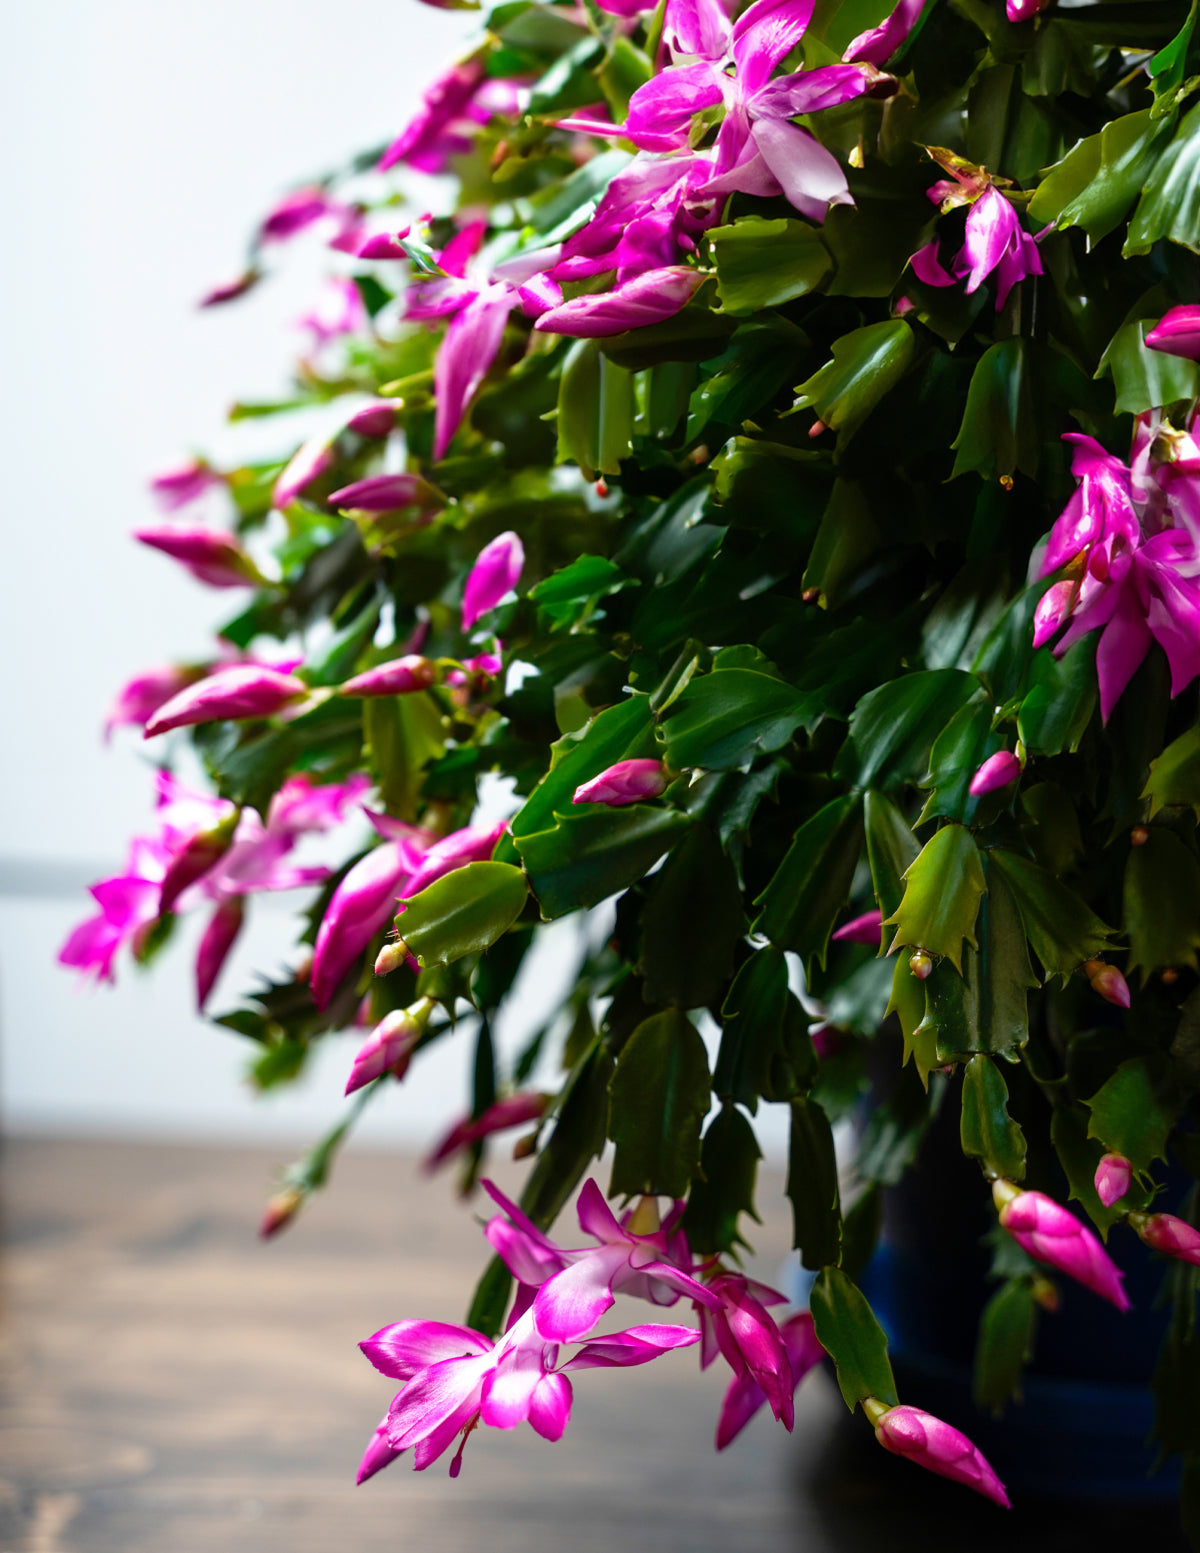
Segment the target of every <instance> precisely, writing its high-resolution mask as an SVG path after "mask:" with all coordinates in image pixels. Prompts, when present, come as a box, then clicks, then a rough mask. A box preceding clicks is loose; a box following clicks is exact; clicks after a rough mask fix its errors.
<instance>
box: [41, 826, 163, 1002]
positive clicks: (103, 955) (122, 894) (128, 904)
mask: <svg viewBox="0 0 1200 1553" xmlns="http://www.w3.org/2000/svg"><path fill="white" fill-rule="evenodd" d="M165 870H166V854H165V849H164V848H163V847H162V845H161V844H160V843H157V842H154V841H149V840H145V839H143V838H140V837H138V838H135V839H134V841H133V842H132V843H131V844H130V849H129V861H128V862H127V864H126V866H125V872H124V873H123V874H118V875H116V876H115V877H114V878H112V879H103V880H101V881H100V883H98V884H94V885H92V886H91V889H90V890H89V892H88V893H89V894H90V895H91V896H92V898H93V900H94V901H95V902H96V904H97V906H99V908H100V910H99V912H98V914H97V915H96V916H93V917H89V918H88V919H87V921H85V922H81V923H80V924H79V926H78V927H77V928H75V929H74V930H73V931H72V932H71V934H70V935H69V936H68V938H67V941H66V943H65V944H64V945H63V947H62V948H61V949H60V950H59V952H58V963H59V964H60V965H68V966H71V967H73V968H74V969H75V970H78V971H81V972H82V973H83V976H84V977H85V978H86V977H88V976H93V977H94V978H95V979H96V981H98V982H101V981H107V982H113V981H115V979H116V977H115V973H114V970H113V962H114V961H115V959H116V957H117V954H118V953H119V951H120V950H121V949H123V948H124V947H125V945H126V944H130V945H132V946H133V947H134V949H135V950H136V948H137V946H138V943H139V941H140V940H141V938H142V936H143V935H144V933H145V931H146V930H147V929H148V928H149V927H150V926H151V924H152V923H154V922H155V921H156V920H157V918H158V901H159V895H160V894H161V891H162V880H163V874H164V872H165Z"/></svg>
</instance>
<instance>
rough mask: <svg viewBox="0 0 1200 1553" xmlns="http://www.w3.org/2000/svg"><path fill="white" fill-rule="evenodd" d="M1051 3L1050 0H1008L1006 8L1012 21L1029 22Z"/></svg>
mask: <svg viewBox="0 0 1200 1553" xmlns="http://www.w3.org/2000/svg"><path fill="white" fill-rule="evenodd" d="M1049 4H1050V0H1007V4H1006V5H1005V8H1004V9H1005V13H1006V14H1007V16H1008V19H1009V21H1010V22H1028V21H1032V20H1033V18H1034V17H1035V16H1036V15H1037V14H1038V12H1039V11H1044V10H1045V9H1046V7H1047V6H1048V5H1049Z"/></svg>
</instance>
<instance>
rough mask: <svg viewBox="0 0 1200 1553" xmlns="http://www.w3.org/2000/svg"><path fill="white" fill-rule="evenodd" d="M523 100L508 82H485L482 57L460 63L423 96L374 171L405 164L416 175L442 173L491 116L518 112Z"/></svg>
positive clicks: (519, 93) (516, 89)
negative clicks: (414, 170)
mask: <svg viewBox="0 0 1200 1553" xmlns="http://www.w3.org/2000/svg"><path fill="white" fill-rule="evenodd" d="M525 96H526V93H525V92H524V91H523V90H522V89H521V88H520V87H518V86H517V85H516V84H515V83H514V82H512V81H503V80H492V79H490V78H489V77H488V76H487V74H486V72H485V65H484V59H483V55H482V54H472V55H471V56H470V57H469V58H467V59H463V60H460V61H459V62H458V63H457V64H456V65H452V66H451V67H450V69H449V70H447V71H445V72H444V73H443V74H442V75H440V76H439V77H438V78H437V80H435V81H434V83H433V84H432V86H430V87H429V88H428V90H427V91H426V92H425V94H424V96H423V97H422V99H421V106H420V108H418V110H417V112H416V113H415V114H414V116H413V117H412V119H410V121H409V122H408V124H407V125H406V126H405V127H404V129H403V130H401V132H400V134H399V135H397V137H396V139H395V140H393V141H392V143H391V145H390V146H388V148H387V150H386V151H385V152H384V153H383V155H382V157H380V159H379V169H380V171H381V172H382V171H386V170H387V169H388V168H389V167H395V166H396V164H397V163H398V162H406V163H407V164H408V166H409V167H415V168H417V169H418V171H420V172H425V173H441V172H445V171H446V170H447V166H448V163H449V161H450V158H451V157H453V156H461V155H462V154H463V153H464V152H466V151H469V150H470V148H471V140H472V137H473V136H474V134H475V132H476V131H477V130H478V128H479V126H480V125H483V124H486V123H488V121H489V120H490V119H491V118H492V117H493V115H495V114H502V115H512V114H515V113H517V112H519V111H520V110H521V107H522V105H523V103H524V100H525Z"/></svg>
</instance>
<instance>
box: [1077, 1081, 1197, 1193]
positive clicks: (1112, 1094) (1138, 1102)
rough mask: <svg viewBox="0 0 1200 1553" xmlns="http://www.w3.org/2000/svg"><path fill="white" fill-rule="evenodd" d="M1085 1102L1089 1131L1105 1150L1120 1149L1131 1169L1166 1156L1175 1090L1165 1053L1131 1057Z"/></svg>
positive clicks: (1176, 1109)
mask: <svg viewBox="0 0 1200 1553" xmlns="http://www.w3.org/2000/svg"><path fill="white" fill-rule="evenodd" d="M1084 1104H1085V1105H1086V1106H1087V1107H1088V1109H1089V1110H1090V1111H1091V1113H1092V1119H1091V1121H1090V1122H1089V1123H1088V1137H1089V1138H1098V1139H1099V1140H1100V1142H1101V1143H1103V1145H1104V1147H1105V1148H1106V1149H1107V1150H1108V1151H1109V1153H1112V1154H1124V1156H1125V1158H1126V1159H1127V1160H1129V1161H1130V1163H1131V1164H1132V1165H1133V1168H1134V1169H1135V1170H1149V1168H1150V1166H1151V1164H1152V1163H1153V1161H1154V1160H1156V1159H1166V1157H1167V1137H1168V1135H1169V1133H1170V1131H1171V1128H1172V1127H1173V1126H1174V1125H1175V1118H1176V1116H1177V1115H1178V1114H1179V1106H1180V1096H1179V1094H1178V1090H1177V1087H1176V1086H1175V1085H1174V1084H1173V1083H1172V1074H1171V1066H1170V1063H1169V1062H1168V1060H1167V1059H1166V1058H1165V1057H1159V1056H1157V1055H1156V1056H1154V1057H1131V1058H1130V1059H1129V1060H1128V1062H1123V1063H1122V1064H1121V1066H1120V1067H1119V1068H1118V1069H1117V1071H1116V1072H1115V1073H1114V1074H1113V1076H1112V1078H1110V1079H1109V1080H1108V1082H1107V1083H1106V1084H1104V1085H1103V1086H1102V1087H1101V1088H1100V1089H1098V1090H1097V1091H1096V1093H1095V1094H1094V1095H1093V1096H1092V1097H1091V1099H1090V1100H1085V1101H1084Z"/></svg>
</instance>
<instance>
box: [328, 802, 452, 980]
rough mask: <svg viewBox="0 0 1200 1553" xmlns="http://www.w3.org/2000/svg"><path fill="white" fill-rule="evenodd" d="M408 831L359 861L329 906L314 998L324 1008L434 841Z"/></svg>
mask: <svg viewBox="0 0 1200 1553" xmlns="http://www.w3.org/2000/svg"><path fill="white" fill-rule="evenodd" d="M397 828H398V829H399V827H397ZM404 830H405V832H406V834H405V836H404V837H403V838H402V839H400V838H398V839H395V840H392V841H387V842H385V843H384V844H383V846H379V847H375V848H374V850H372V851H370V852H368V853H367V855H366V856H365V857H363V858H360V859H359V861H358V862H357V863H355V865H354V867H353V868H352V869H351V870H350V872H349V873H348V874H347V875H346V877H345V878H344V879H343V880H342V882H341V883H340V884H339V885H338V887H337V889H336V890H335V891H334V892H333V895H332V897H331V898H330V901H329V905H328V906H327V907H326V908H325V915H324V917H323V918H322V919H321V926H320V927H319V928H318V929H317V940H316V944H315V945H314V948H313V966H312V990H313V997H314V999H315V1000H316V1004H317V1007H318V1008H320V1009H325V1008H328V1006H329V1004H330V1002H331V1001H332V1000H333V996H334V993H335V992H337V990H338V988H339V987H340V986H341V984H342V982H343V981H344V980H345V978H346V974H347V972H348V971H349V970H350V967H351V966H352V965H353V964H354V962H355V960H357V959H358V957H359V955H360V954H361V953H362V952H363V950H364V949H365V948H366V947H367V945H368V944H369V943H370V942H371V940H372V938H374V936H375V934H376V933H378V932H379V930H380V929H381V928H382V927H384V926H385V925H386V924H387V923H388V922H389V921H390V920H391V918H392V916H393V915H394V914H395V910H396V897H397V895H398V894H399V892H400V888H401V886H402V885H403V884H404V882H405V880H406V879H408V878H409V876H410V875H411V874H412V873H413V872H414V871H415V870H416V869H417V868H419V867H420V863H421V858H422V856H423V854H424V851H425V846H426V844H427V842H428V839H429V838H428V836H427V834H426V833H424V832H421V831H418V830H417V829H416V828H415V826H408V827H404Z"/></svg>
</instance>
